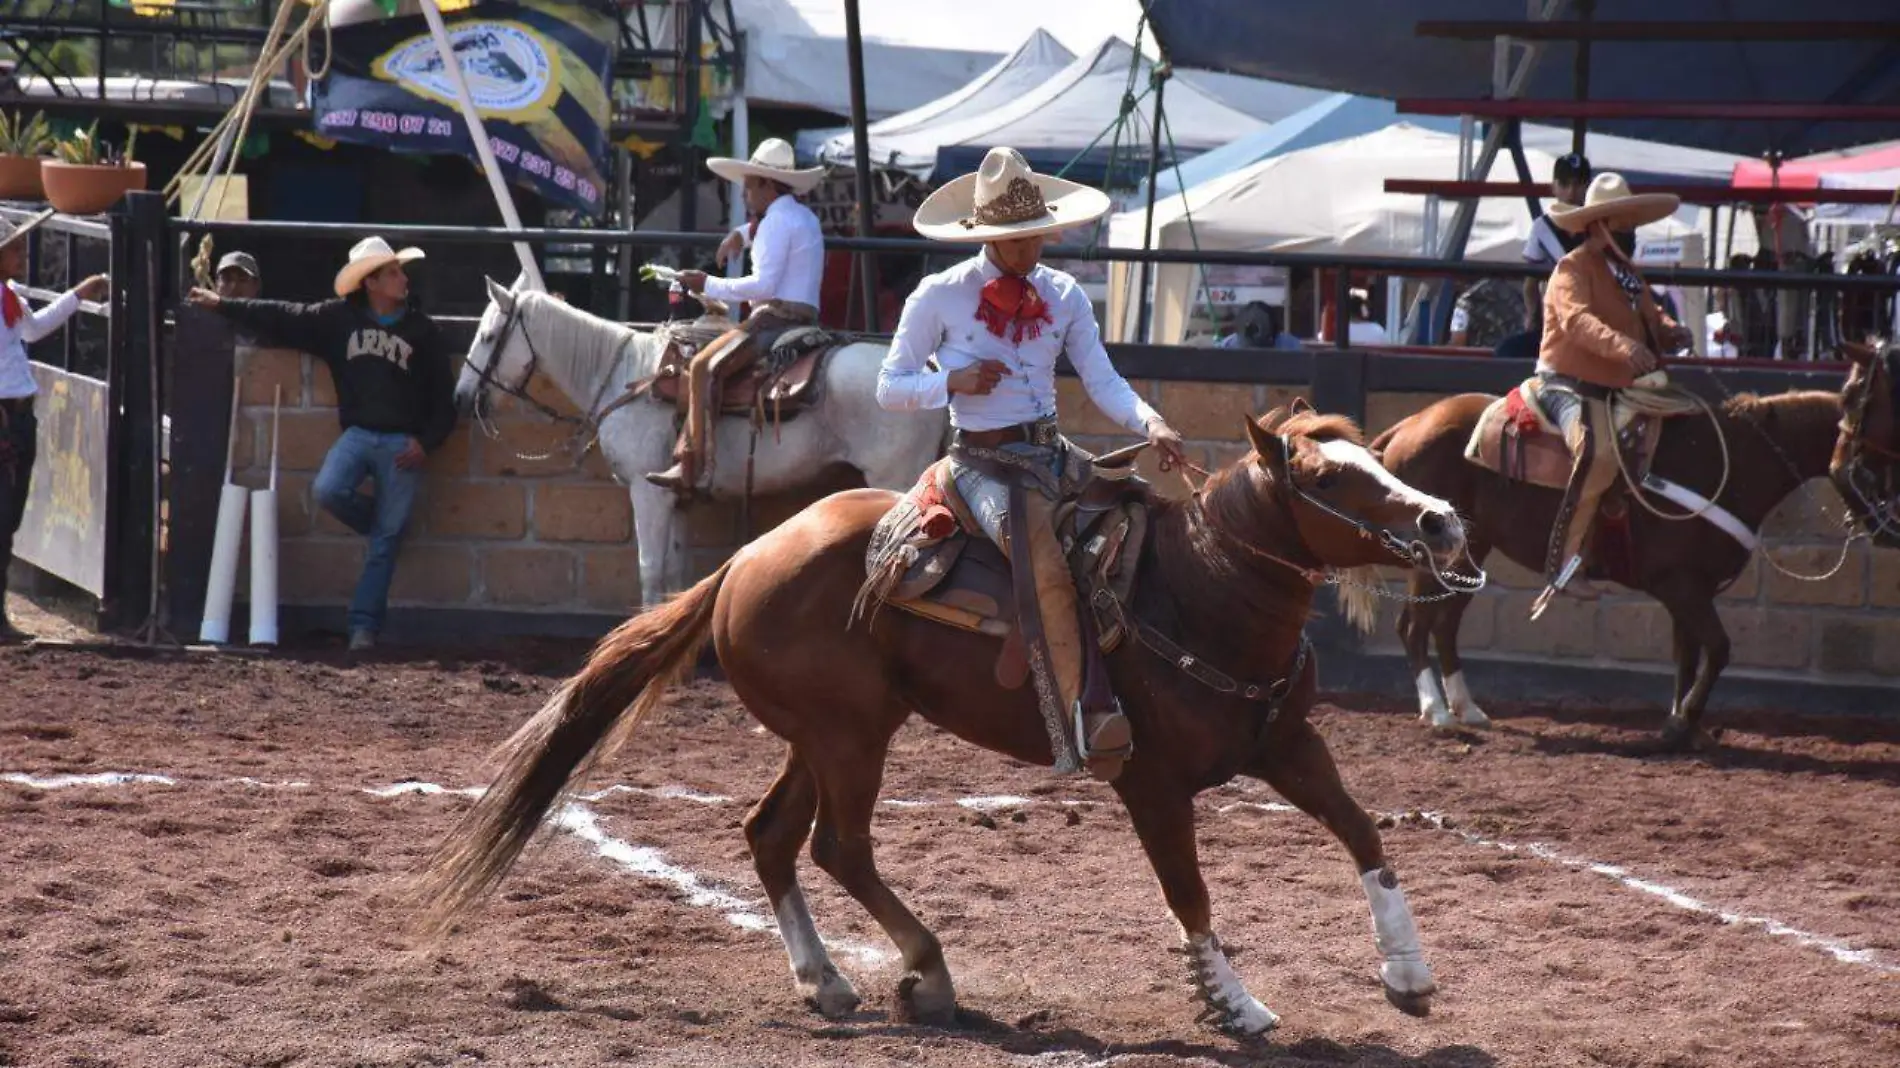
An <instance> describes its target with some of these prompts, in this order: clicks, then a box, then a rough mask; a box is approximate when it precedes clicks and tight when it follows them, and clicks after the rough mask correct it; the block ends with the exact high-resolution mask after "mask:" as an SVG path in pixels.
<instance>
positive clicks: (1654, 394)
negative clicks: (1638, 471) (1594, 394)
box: [1607, 376, 1730, 523]
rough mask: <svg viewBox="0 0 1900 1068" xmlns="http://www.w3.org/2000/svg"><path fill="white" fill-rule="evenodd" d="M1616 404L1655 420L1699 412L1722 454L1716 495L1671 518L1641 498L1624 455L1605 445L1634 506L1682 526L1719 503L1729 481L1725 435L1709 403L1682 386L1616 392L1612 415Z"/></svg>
mask: <svg viewBox="0 0 1900 1068" xmlns="http://www.w3.org/2000/svg"><path fill="white" fill-rule="evenodd" d="M1645 377H1647V376H1645ZM1619 403H1620V404H1621V405H1622V406H1623V407H1624V408H1628V409H1630V410H1632V411H1635V412H1637V413H1639V414H1642V415H1648V416H1653V417H1655V418H1658V419H1664V418H1668V417H1670V416H1677V415H1686V414H1688V413H1690V412H1693V411H1695V410H1697V409H1698V408H1699V409H1701V411H1702V413H1703V414H1704V415H1706V416H1708V417H1709V425H1710V426H1712V427H1714V428H1715V441H1716V447H1717V448H1718V449H1720V450H1721V452H1722V478H1721V480H1720V481H1719V482H1717V483H1716V487H1715V492H1714V493H1711V494H1709V495H1708V498H1707V499H1708V502H1709V503H1708V504H1707V505H1706V506H1705V507H1702V508H1697V509H1696V510H1695V511H1693V512H1684V513H1682V514H1681V515H1671V514H1669V513H1668V512H1665V511H1662V510H1661V509H1659V508H1657V507H1656V506H1655V505H1653V504H1651V503H1649V499H1648V498H1647V497H1645V496H1644V495H1643V483H1642V481H1641V480H1640V479H1638V478H1637V477H1636V476H1635V475H1633V474H1631V473H1630V468H1629V460H1628V458H1626V457H1625V456H1624V455H1623V450H1622V449H1621V448H1619V447H1618V445H1617V443H1616V442H1614V441H1611V442H1608V443H1607V444H1608V447H1609V449H1610V450H1611V452H1612V453H1613V454H1615V456H1616V469H1617V470H1618V471H1620V472H1622V473H1623V481H1624V482H1627V483H1628V484H1629V487H1630V496H1631V497H1633V498H1635V500H1636V503H1637V504H1640V505H1642V506H1643V510H1644V511H1646V512H1648V513H1649V514H1650V515H1653V516H1655V517H1656V518H1657V519H1665V520H1668V521H1669V522H1671V523H1681V522H1685V521H1687V520H1690V519H1700V518H1702V517H1703V515H1705V514H1706V513H1707V512H1708V510H1709V509H1710V508H1713V507H1715V502H1716V501H1718V500H1720V499H1721V498H1722V494H1723V493H1724V492H1726V491H1727V490H1728V478H1729V474H1730V457H1729V450H1728V435H1727V434H1725V433H1724V432H1723V430H1722V420H1721V418H1720V417H1719V416H1717V415H1716V414H1715V408H1714V407H1713V406H1711V405H1710V404H1709V402H1708V401H1705V400H1703V399H1702V398H1701V397H1699V396H1697V395H1696V394H1694V393H1691V392H1689V391H1688V390H1686V389H1683V388H1682V387H1681V386H1673V385H1653V386H1652V385H1636V386H1631V387H1630V388H1628V389H1624V390H1620V391H1618V393H1617V394H1616V395H1615V396H1614V397H1612V398H1611V399H1610V405H1611V408H1612V411H1613V412H1614V409H1615V407H1616V406H1617V405H1618V404H1619ZM1610 425H1611V427H1612V428H1614V427H1615V425H1616V419H1615V417H1614V414H1612V417H1611V419H1610Z"/></svg>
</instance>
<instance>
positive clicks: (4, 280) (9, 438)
mask: <svg viewBox="0 0 1900 1068" xmlns="http://www.w3.org/2000/svg"><path fill="white" fill-rule="evenodd" d="M52 217H53V212H52V211H51V210H50V209H49V210H47V211H45V212H43V213H41V214H40V215H38V216H36V217H35V218H33V219H32V220H30V221H28V222H25V223H19V224H15V223H13V222H12V221H10V220H7V219H0V644H6V645H11V644H13V643H15V642H20V641H25V640H26V639H27V637H28V635H26V634H25V633H23V632H21V631H20V630H18V629H17V628H15V627H14V625H13V622H12V621H11V620H9V619H8V618H7V613H6V602H7V569H8V565H10V564H12V563H13V535H15V534H16V533H18V532H19V530H20V520H21V519H23V518H25V516H26V498H27V494H28V492H29V491H30V489H31V488H32V482H33V460H34V457H35V456H36V455H37V454H38V451H39V421H38V418H37V417H36V416H35V415H34V414H33V397H34V395H35V394H37V393H38V392H39V385H38V383H36V382H35V381H34V380H33V368H32V366H31V364H30V363H29V362H28V360H27V355H26V346H27V344H28V343H29V342H33V341H38V340H39V339H41V338H43V337H45V336H47V335H48V334H51V333H52V332H53V331H55V330H58V329H59V328H60V327H61V326H62V325H64V324H65V322H66V320H68V319H70V318H72V317H73V313H74V312H76V311H78V310H79V302H80V301H82V300H95V301H96V300H103V299H104V298H105V296H106V292H107V284H108V283H107V279H106V276H105V275H103V274H96V275H93V276H92V277H91V278H88V279H86V280H85V281H83V282H81V283H79V284H78V285H77V286H74V287H73V288H72V290H71V291H70V292H68V293H66V294H64V295H62V296H61V297H60V298H59V299H58V300H55V301H54V302H53V303H51V304H48V305H47V306H46V307H44V308H41V309H40V310H38V311H34V310H33V309H32V308H31V307H30V306H29V305H28V304H27V302H26V297H25V296H24V295H22V294H21V293H20V292H19V291H18V290H17V289H16V288H15V283H16V282H17V281H19V280H20V279H22V278H24V277H26V241H25V237H26V235H27V234H28V233H29V232H31V231H32V230H33V228H34V227H37V226H39V225H40V224H41V223H44V222H45V221H46V220H47V219H50V218H52Z"/></svg>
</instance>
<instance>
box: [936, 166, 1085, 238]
mask: <svg viewBox="0 0 1900 1068" xmlns="http://www.w3.org/2000/svg"><path fill="white" fill-rule="evenodd" d="M1109 207H1110V204H1109V199H1108V194H1107V193H1104V192H1102V191H1101V190H1099V189H1091V188H1089V187H1088V186H1086V185H1081V184H1079V183H1076V182H1071V181H1067V180H1065V179H1062V178H1052V177H1050V176H1049V175H1046V174H1037V173H1036V172H1035V171H1033V170H1030V168H1029V161H1028V160H1026V159H1024V158H1023V154H1022V153H1020V152H1018V151H1016V150H1015V149H1013V148H992V149H990V151H989V154H988V155H986V156H984V157H983V166H981V167H979V168H977V171H976V173H975V174H966V175H964V176H963V177H961V178H956V179H953V180H951V181H950V182H949V183H948V184H946V185H945V186H944V187H943V188H942V189H939V190H937V191H936V192H934V193H932V194H930V197H929V199H927V200H925V201H924V202H923V203H922V204H920V205H918V206H917V216H916V218H914V219H913V220H911V225H912V226H915V227H916V228H917V232H918V233H920V234H922V235H924V236H925V237H928V238H931V239H932V240H936V241H1007V240H1010V239H1013V238H1018V237H1033V236H1035V235H1037V234H1049V233H1054V232H1056V231H1057V230H1064V229H1068V228H1069V227H1072V226H1079V225H1081V224H1083V223H1089V222H1094V221H1095V220H1096V219H1099V218H1101V217H1102V216H1104V215H1106V214H1108V209H1109Z"/></svg>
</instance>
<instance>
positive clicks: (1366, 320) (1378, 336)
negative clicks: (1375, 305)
mask: <svg viewBox="0 0 1900 1068" xmlns="http://www.w3.org/2000/svg"><path fill="white" fill-rule="evenodd" d="M1346 310H1347V312H1348V314H1350V315H1351V316H1352V318H1351V320H1350V321H1349V322H1348V323H1347V325H1346V340H1347V342H1349V343H1351V344H1354V345H1383V344H1385V343H1386V341H1387V338H1386V333H1385V327H1384V326H1383V325H1381V324H1379V323H1376V322H1373V321H1372V305H1371V304H1370V303H1369V302H1368V300H1367V297H1366V291H1365V290H1363V289H1355V290H1352V292H1351V294H1350V295H1349V296H1348V297H1347V298H1346Z"/></svg>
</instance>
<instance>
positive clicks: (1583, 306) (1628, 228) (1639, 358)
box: [1531, 173, 1690, 619]
mask: <svg viewBox="0 0 1900 1068" xmlns="http://www.w3.org/2000/svg"><path fill="white" fill-rule="evenodd" d="M1678 202H1679V201H1678V198H1677V197H1675V196H1673V195H1669V194H1663V193H1643V194H1633V193H1631V192H1630V190H1629V184H1628V183H1627V182H1625V181H1624V180H1623V176H1622V175H1620V174H1611V173H1604V174H1599V175H1597V176H1596V178H1595V179H1594V180H1592V181H1591V182H1590V187H1589V190H1588V191H1587V192H1586V193H1585V194H1584V197H1583V204H1582V205H1580V206H1569V205H1561V204H1560V205H1557V206H1554V207H1552V208H1551V209H1550V220H1551V222H1552V223H1554V224H1556V225H1557V226H1558V227H1559V228H1561V229H1563V230H1565V231H1567V232H1569V233H1573V234H1581V235H1584V241H1583V244H1581V245H1579V246H1577V247H1576V248H1575V249H1573V250H1571V251H1570V252H1569V253H1567V254H1566V255H1565V256H1564V257H1563V259H1561V260H1559V261H1558V262H1557V266H1556V269H1555V270H1553V271H1552V272H1551V276H1550V284H1549V286H1548V287H1547V288H1546V290H1545V292H1544V337H1543V346H1542V349H1541V351H1540V352H1539V354H1538V358H1537V374H1538V377H1539V378H1541V379H1542V380H1543V386H1544V388H1543V391H1542V397H1543V404H1544V408H1545V410H1546V411H1547V412H1548V413H1549V415H1550V417H1551V419H1552V421H1553V422H1555V423H1556V424H1557V425H1558V426H1559V427H1561V428H1562V430H1563V435H1564V443H1565V444H1566V445H1568V446H1569V447H1570V453H1571V456H1572V458H1573V461H1572V467H1571V473H1570V486H1569V488H1568V489H1566V490H1565V491H1564V504H1563V507H1562V508H1561V509H1560V510H1559V511H1558V513H1557V525H1556V527H1555V528H1554V529H1553V530H1552V531H1551V537H1550V554H1549V557H1548V559H1547V561H1546V565H1545V570H1546V575H1547V577H1548V579H1549V585H1548V586H1546V587H1545V589H1544V592H1543V593H1542V594H1540V595H1539V596H1538V598H1537V600H1536V602H1535V603H1533V605H1532V606H1531V618H1532V619H1536V618H1537V617H1538V616H1540V615H1542V614H1543V612H1544V609H1545V607H1546V606H1547V605H1548V604H1549V603H1550V599H1551V598H1552V597H1553V596H1554V595H1556V594H1557V593H1569V594H1571V595H1572V596H1577V597H1584V598H1588V597H1590V596H1592V595H1594V593H1595V591H1594V590H1593V589H1591V587H1590V585H1589V583H1588V581H1587V580H1584V579H1582V578H1580V577H1578V576H1577V572H1578V570H1580V569H1581V568H1582V566H1583V560H1584V545H1585V542H1586V541H1587V540H1588V538H1589V535H1590V527H1591V524H1592V522H1593V520H1594V519H1595V518H1596V508H1597V502H1598V501H1600V500H1601V499H1602V497H1603V494H1604V493H1605V492H1606V491H1608V490H1609V488H1610V487H1611V486H1613V485H1615V484H1616V479H1617V472H1618V468H1617V459H1616V447H1617V446H1616V435H1615V431H1614V429H1613V427H1612V424H1611V416H1610V403H1609V402H1610V396H1611V394H1612V392H1614V391H1616V390H1621V389H1627V388H1629V387H1630V386H1632V385H1634V384H1636V382H1637V380H1638V379H1639V378H1642V377H1643V376H1645V375H1647V374H1649V373H1651V372H1653V371H1656V370H1657V369H1658V367H1659V366H1660V359H1661V357H1660V354H1661V353H1664V352H1674V351H1677V350H1679V349H1681V348H1683V347H1685V346H1687V345H1688V344H1689V343H1690V336H1689V331H1687V330H1685V329H1684V328H1683V327H1681V326H1679V325H1678V324H1677V323H1676V322H1675V321H1674V320H1672V319H1670V318H1669V317H1668V316H1666V315H1664V314H1663V313H1662V312H1661V311H1660V310H1659V309H1658V308H1657V307H1656V302H1655V300H1654V299H1652V298H1651V297H1650V293H1649V286H1648V285H1647V284H1646V283H1645V282H1644V281H1643V276H1642V275H1641V273H1639V272H1638V271H1637V269H1636V265H1635V263H1634V262H1633V260H1632V258H1631V257H1632V256H1633V255H1634V253H1635V251H1636V228H1637V227H1638V226H1643V225H1646V224H1648V223H1652V222H1655V221H1656V220H1658V219H1662V218H1665V217H1667V216H1668V215H1670V214H1671V213H1673V212H1674V211H1675V210H1676V205H1677V203H1678Z"/></svg>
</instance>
